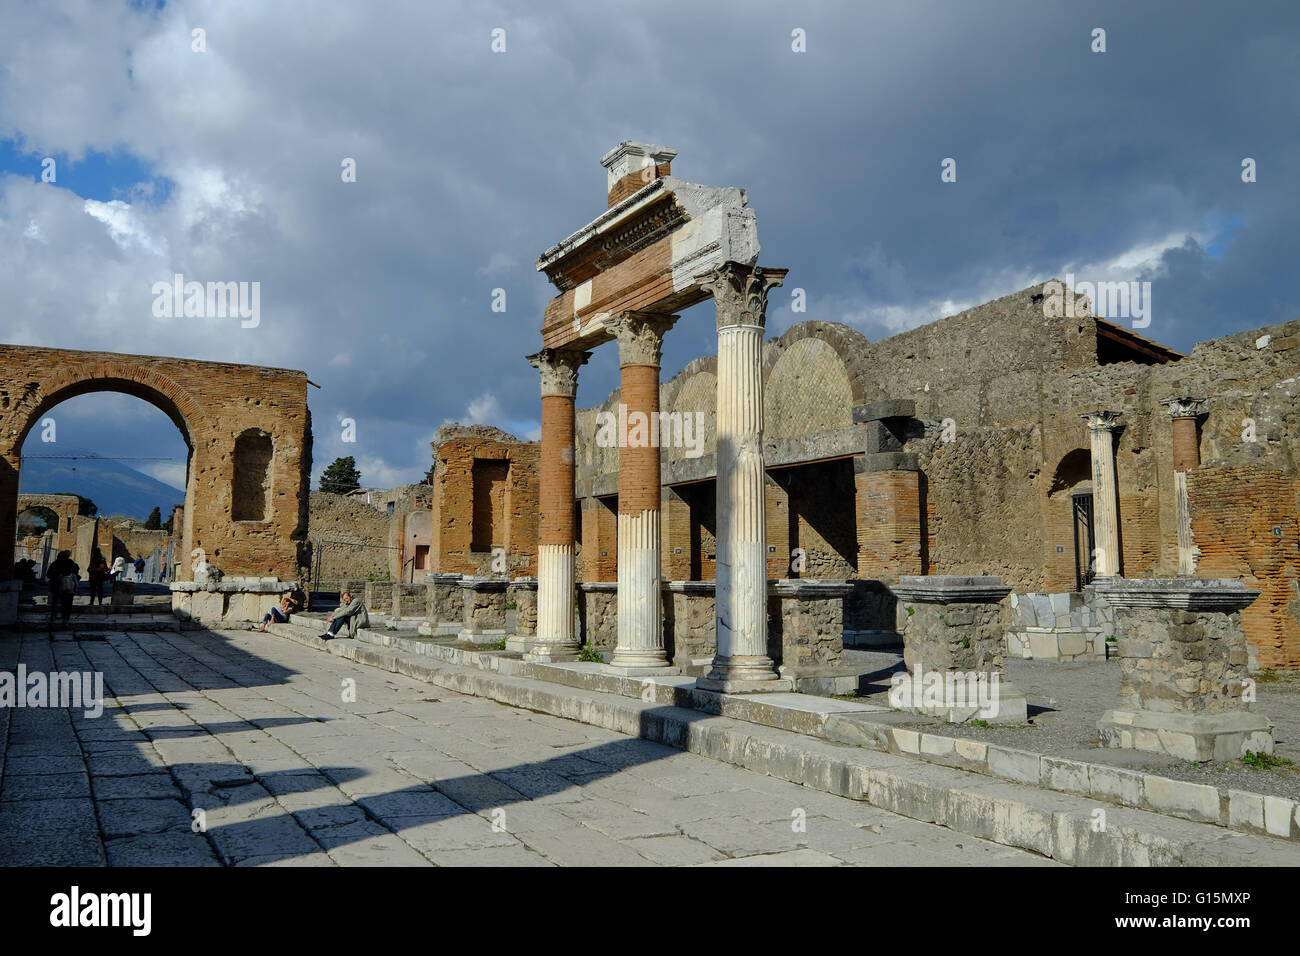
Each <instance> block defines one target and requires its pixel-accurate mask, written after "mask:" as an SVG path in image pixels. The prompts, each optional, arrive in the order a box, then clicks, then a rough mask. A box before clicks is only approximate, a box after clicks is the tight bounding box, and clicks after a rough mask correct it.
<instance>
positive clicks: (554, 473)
mask: <svg viewBox="0 0 1300 956" xmlns="http://www.w3.org/2000/svg"><path fill="white" fill-rule="evenodd" d="M590 357H591V353H590V352H577V351H562V350H559V349H542V350H541V351H540V352H538V353H537V354H536V355H530V356H528V361H529V363H530V364H532V366H533V367H534V368H536V369H537V370H538V371H539V372H540V373H541V377H542V454H541V461H540V471H541V475H540V477H541V481H540V483H539V484H540V495H539V499H540V505H541V520H540V522H539V523H538V545H537V635H536V638H535V640H534V642H533V646H532V649H531V650H530V651H529V652H528V654H527V655H526V656H527V658H528V659H529V660H532V661H538V662H542V663H546V662H550V661H571V660H576V659H577V656H578V642H577V639H576V638H575V636H574V633H573V600H574V591H573V584H574V581H573V577H574V567H573V551H574V548H573V544H574V527H573V510H574V509H573V502H574V483H573V479H574V443H573V433H574V421H573V399H574V396H575V395H576V394H577V390H578V368H579V366H581V365H583V364H585V363H586V361H587V359H589V358H590Z"/></svg>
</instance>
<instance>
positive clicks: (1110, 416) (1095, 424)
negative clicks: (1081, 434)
mask: <svg viewBox="0 0 1300 956" xmlns="http://www.w3.org/2000/svg"><path fill="white" fill-rule="evenodd" d="M1119 416H1120V413H1119V412H1106V411H1096V412H1088V413H1086V414H1084V415H1080V416H1079V417H1080V418H1082V419H1083V420H1084V421H1086V422H1087V423H1088V430H1089V431H1094V432H1113V431H1114V430H1115V429H1116V428H1117V427H1118V426H1119Z"/></svg>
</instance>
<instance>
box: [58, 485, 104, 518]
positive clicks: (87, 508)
mask: <svg viewBox="0 0 1300 956" xmlns="http://www.w3.org/2000/svg"><path fill="white" fill-rule="evenodd" d="M54 494H56V495H71V496H72V497H74V498H76V499H77V514H79V515H85V516H86V517H87V518H93V517H95V515H97V514H99V508H98V507H97V506H96V505H95V503H94V502H93V501H91V500H90V499H89V498H86V497H84V496H82V495H79V494H76V493H75V492H71V491H56V492H54Z"/></svg>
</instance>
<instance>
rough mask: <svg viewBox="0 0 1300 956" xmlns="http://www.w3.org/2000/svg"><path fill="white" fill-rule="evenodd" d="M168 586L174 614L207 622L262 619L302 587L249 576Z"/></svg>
mask: <svg viewBox="0 0 1300 956" xmlns="http://www.w3.org/2000/svg"><path fill="white" fill-rule="evenodd" d="M169 587H170V589H171V593H172V613H173V614H175V615H176V617H177V618H179V619H180V620H182V621H194V622H197V623H200V624H205V625H216V624H222V623H227V624H239V623H245V622H258V621H261V620H262V618H263V616H265V615H266V614H268V613H270V610H271V608H273V607H277V606H279V604H280V599H281V598H282V597H284V595H285V594H288V593H291V592H294V591H297V590H298V589H299V587H298V582H297V581H281V580H280V579H278V578H270V577H265V578H254V577H246V576H236V577H223V578H222V579H221V580H219V581H218V580H206V581H174V582H172V583H171V584H170V585H169Z"/></svg>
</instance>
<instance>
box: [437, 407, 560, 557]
mask: <svg viewBox="0 0 1300 956" xmlns="http://www.w3.org/2000/svg"><path fill="white" fill-rule="evenodd" d="M540 451H541V448H540V445H539V444H538V443H537V442H524V441H520V440H519V439H518V438H516V437H515V436H513V435H510V434H509V433H507V432H503V431H501V430H500V429H497V428H490V427H488V426H482V425H473V426H454V427H451V428H445V429H440V430H439V436H438V437H437V438H435V441H434V494H433V502H432V507H433V510H434V521H433V530H432V533H431V536H430V539H431V541H432V545H433V546H432V550H431V554H432V555H433V567H434V570H436V571H440V572H443V573H451V574H472V575H482V574H492V573H497V572H496V570H495V569H494V568H493V547H501V548H503V549H504V550H505V559H506V560H505V565H506V566H505V569H504V572H505V573H508V574H510V575H511V576H512V577H530V576H533V575H535V574H536V573H537V519H538V508H539V505H538V493H539V490H540V489H539V481H538V478H539V473H538V465H539V461H540ZM476 466H477V474H478V475H479V476H480V478H479V480H478V482H477V483H476V481H475V474H476ZM490 470H491V471H493V473H494V474H496V475H497V477H498V478H499V480H498V481H497V482H485V481H484V480H483V477H482V476H483V475H485V474H487V473H488V471H490ZM476 487H477V493H476ZM493 495H495V496H497V497H496V501H495V503H494V501H493V499H492V496H493ZM479 498H482V499H483V500H481V501H480V500H478V499H479ZM476 509H478V514H479V521H480V528H482V527H484V524H483V522H484V521H485V520H486V521H487V522H488V523H489V524H491V525H492V531H491V537H492V539H493V541H497V542H499V544H498V545H493V544H492V543H490V542H478V544H479V545H480V546H479V547H476V542H475V540H474V528H475V510H476ZM498 524H499V525H500V526H499V527H498V526H497V525H498ZM480 534H481V535H482V531H481V532H480Z"/></svg>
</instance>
